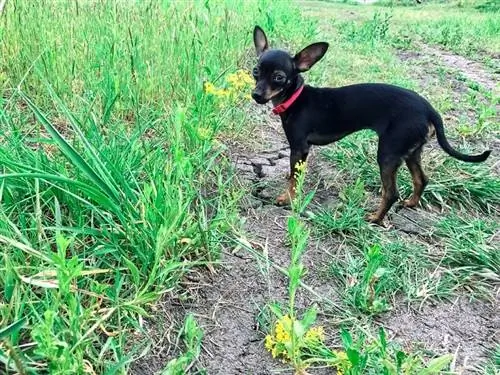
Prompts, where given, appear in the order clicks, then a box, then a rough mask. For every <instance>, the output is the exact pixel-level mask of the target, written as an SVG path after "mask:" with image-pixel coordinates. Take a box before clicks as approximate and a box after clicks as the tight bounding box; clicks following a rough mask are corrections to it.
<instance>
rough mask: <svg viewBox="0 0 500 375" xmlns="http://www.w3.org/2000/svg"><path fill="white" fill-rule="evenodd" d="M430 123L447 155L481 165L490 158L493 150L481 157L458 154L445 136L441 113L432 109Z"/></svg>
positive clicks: (480, 155)
mask: <svg viewBox="0 0 500 375" xmlns="http://www.w3.org/2000/svg"><path fill="white" fill-rule="evenodd" d="M430 121H431V122H432V124H433V125H434V128H435V129H436V138H437V141H438V143H439V145H440V146H441V148H442V149H443V150H444V151H446V153H448V155H450V156H453V157H454V158H455V159H458V160H462V161H467V162H470V163H481V162H483V161H485V160H486V159H487V158H488V156H490V154H491V150H487V151H485V152H483V153H482V154H479V155H466V154H462V153H461V152H458V151H457V150H455V149H454V148H453V147H451V145H450V144H449V143H448V140H447V139H446V136H445V135H444V127H443V120H442V119H441V116H440V115H439V113H437V112H436V111H435V110H434V109H431V112H430Z"/></svg>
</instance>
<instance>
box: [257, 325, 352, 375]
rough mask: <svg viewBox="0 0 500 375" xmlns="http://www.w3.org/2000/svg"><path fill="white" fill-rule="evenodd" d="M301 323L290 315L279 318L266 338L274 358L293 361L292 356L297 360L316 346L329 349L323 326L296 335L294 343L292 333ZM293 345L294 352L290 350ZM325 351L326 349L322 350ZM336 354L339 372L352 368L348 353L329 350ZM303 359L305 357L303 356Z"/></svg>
mask: <svg viewBox="0 0 500 375" xmlns="http://www.w3.org/2000/svg"><path fill="white" fill-rule="evenodd" d="M295 324H301V322H300V321H295V320H294V319H292V318H291V317H290V316H289V315H285V316H283V317H282V318H281V319H279V320H278V321H277V322H276V323H275V325H274V329H273V330H272V331H271V333H270V334H269V335H267V336H266V338H265V340H264V346H265V348H266V350H267V351H269V352H270V353H271V355H272V356H273V358H280V359H281V360H282V361H283V362H284V363H286V362H292V363H294V364H296V362H295V361H292V358H294V359H295V360H297V359H298V358H301V357H302V356H307V355H308V353H310V352H311V350H313V349H314V348H316V349H318V348H320V347H321V348H323V349H327V348H326V346H325V344H324V341H325V331H324V329H323V327H321V326H316V327H312V328H309V329H308V330H307V331H306V332H305V334H304V336H303V337H295V340H294V345H292V335H293V334H295V333H294V325H295ZM292 346H293V349H294V350H293V353H291V352H289V351H290V350H291V349H292ZM322 351H323V352H325V351H324V350H322ZM326 351H328V352H330V353H331V355H333V356H334V359H335V361H334V362H333V363H332V366H333V367H335V369H336V370H337V374H339V375H342V374H344V373H345V371H347V370H348V369H349V368H350V366H351V365H350V362H349V359H348V358H347V354H346V353H345V352H343V351H336V350H333V351H329V350H326ZM302 359H303V358H302Z"/></svg>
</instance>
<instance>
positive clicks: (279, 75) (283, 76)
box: [273, 74, 286, 83]
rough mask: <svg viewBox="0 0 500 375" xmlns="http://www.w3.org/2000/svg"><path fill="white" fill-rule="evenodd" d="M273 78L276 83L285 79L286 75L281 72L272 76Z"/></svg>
mask: <svg viewBox="0 0 500 375" xmlns="http://www.w3.org/2000/svg"><path fill="white" fill-rule="evenodd" d="M273 80H274V82H277V83H283V82H285V81H286V77H285V75H283V74H276V75H275V76H274V77H273Z"/></svg>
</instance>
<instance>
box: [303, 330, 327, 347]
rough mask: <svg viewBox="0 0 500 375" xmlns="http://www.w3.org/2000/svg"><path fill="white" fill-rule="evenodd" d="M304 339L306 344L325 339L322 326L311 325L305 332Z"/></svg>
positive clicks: (320, 341)
mask: <svg viewBox="0 0 500 375" xmlns="http://www.w3.org/2000/svg"><path fill="white" fill-rule="evenodd" d="M304 339H305V341H306V343H307V344H309V343H311V344H314V343H322V342H323V341H325V330H324V329H323V327H312V328H311V329H310V330H309V331H307V332H306V335H305V338H304Z"/></svg>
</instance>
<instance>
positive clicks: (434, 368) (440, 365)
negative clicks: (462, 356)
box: [420, 354, 453, 375]
mask: <svg viewBox="0 0 500 375" xmlns="http://www.w3.org/2000/svg"><path fill="white" fill-rule="evenodd" d="M452 360H453V355H451V354H446V355H443V356H441V357H437V358H434V359H433V360H432V361H430V362H429V364H428V365H427V368H425V369H424V370H422V371H421V372H420V375H431V374H437V373H439V372H440V371H441V370H443V369H444V368H445V367H447V366H448V365H449V363H450V362H451V361H452Z"/></svg>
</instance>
